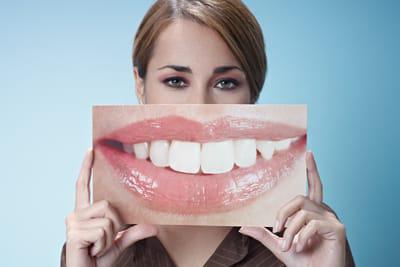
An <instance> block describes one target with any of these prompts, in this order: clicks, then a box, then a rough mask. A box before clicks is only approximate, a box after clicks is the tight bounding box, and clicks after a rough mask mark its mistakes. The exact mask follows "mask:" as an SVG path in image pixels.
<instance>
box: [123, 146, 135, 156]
mask: <svg viewBox="0 0 400 267" xmlns="http://www.w3.org/2000/svg"><path fill="white" fill-rule="evenodd" d="M122 149H123V150H124V151H125V152H126V153H129V154H132V153H133V146H132V145H130V144H122Z"/></svg>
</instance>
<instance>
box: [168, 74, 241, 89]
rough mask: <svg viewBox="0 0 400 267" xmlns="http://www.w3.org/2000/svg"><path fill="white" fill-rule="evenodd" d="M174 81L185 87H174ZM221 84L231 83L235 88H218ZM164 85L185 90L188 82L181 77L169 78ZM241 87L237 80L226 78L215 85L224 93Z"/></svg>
mask: <svg viewBox="0 0 400 267" xmlns="http://www.w3.org/2000/svg"><path fill="white" fill-rule="evenodd" d="M174 80H175V81H177V82H178V84H181V83H182V82H183V83H184V85H176V84H175V85H174V84H171V83H170V82H171V81H174ZM221 82H227V83H231V84H233V87H232V88H221V87H218V85H219V84H220V83H221ZM163 83H164V84H165V85H166V86H169V87H172V88H185V87H187V82H186V80H185V79H183V78H181V77H170V78H167V79H165V80H163ZM239 85H240V83H239V82H238V81H237V80H235V79H230V78H226V79H220V80H218V81H217V83H216V85H215V87H217V88H218V89H221V90H223V91H229V90H233V89H235V88H236V87H238V86H239Z"/></svg>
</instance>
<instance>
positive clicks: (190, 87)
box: [135, 19, 250, 104]
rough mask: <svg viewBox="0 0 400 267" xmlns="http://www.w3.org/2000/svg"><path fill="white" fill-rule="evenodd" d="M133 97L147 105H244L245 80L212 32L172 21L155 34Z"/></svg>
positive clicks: (246, 101) (247, 91)
mask: <svg viewBox="0 0 400 267" xmlns="http://www.w3.org/2000/svg"><path fill="white" fill-rule="evenodd" d="M135 79H136V94H137V97H138V99H139V102H141V103H146V104H183V103H186V104H249V103H250V87H249V85H248V82H247V79H246V75H245V73H244V71H243V70H242V68H241V67H240V64H239V63H238V61H237V60H236V58H235V56H234V55H233V54H232V52H231V51H230V49H229V47H228V46H227V44H226V43H225V42H224V41H223V39H222V38H221V37H220V36H219V35H218V33H216V32H215V31H213V30H212V29H210V28H208V27H205V26H202V25H200V24H198V23H195V22H192V21H190V20H186V19H177V20H176V21H174V22H173V23H171V24H170V25H169V26H168V27H166V28H165V29H164V30H163V31H162V32H161V34H160V35H159V37H158V39H157V41H156V43H155V47H154V50H153V55H152V57H151V59H150V61H149V64H148V67H147V73H146V77H145V78H144V79H141V78H140V77H139V75H138V72H137V69H136V68H135Z"/></svg>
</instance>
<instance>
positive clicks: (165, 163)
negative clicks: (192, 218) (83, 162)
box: [123, 137, 299, 174]
mask: <svg viewBox="0 0 400 267" xmlns="http://www.w3.org/2000/svg"><path fill="white" fill-rule="evenodd" d="M297 140H299V137H293V138H287V139H282V140H277V141H271V140H255V139H251V138H243V139H237V140H225V141H220V142H208V143H203V144H200V143H197V142H188V141H179V140H172V141H171V142H170V141H167V140H154V141H152V142H151V143H150V144H149V143H148V142H143V143H138V144H133V145H131V144H123V151H125V152H126V153H130V154H133V153H134V154H135V156H136V158H138V159H143V160H145V159H147V158H149V157H150V160H151V162H152V163H153V164H154V165H155V166H157V167H171V169H173V170H175V171H178V172H184V173H193V174H194V173H198V172H199V171H200V169H201V171H202V172H203V173H206V174H219V173H225V172H229V171H231V170H232V169H233V167H234V164H236V166H238V167H240V168H246V167H250V166H252V165H254V164H255V163H256V161H257V150H258V151H259V152H260V154H261V157H262V158H264V159H265V160H270V159H272V157H273V156H274V153H275V152H278V151H282V150H286V149H288V148H289V147H290V145H291V143H294V142H296V141H297Z"/></svg>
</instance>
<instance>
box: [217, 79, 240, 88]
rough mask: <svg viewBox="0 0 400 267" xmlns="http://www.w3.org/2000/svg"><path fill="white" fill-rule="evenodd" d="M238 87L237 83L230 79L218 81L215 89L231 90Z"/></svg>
mask: <svg viewBox="0 0 400 267" xmlns="http://www.w3.org/2000/svg"><path fill="white" fill-rule="evenodd" d="M238 85H239V83H238V81H236V80H232V79H225V80H220V81H218V83H217V84H216V86H215V87H217V88H219V89H221V90H232V89H235V88H236V87H237V86H238Z"/></svg>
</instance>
